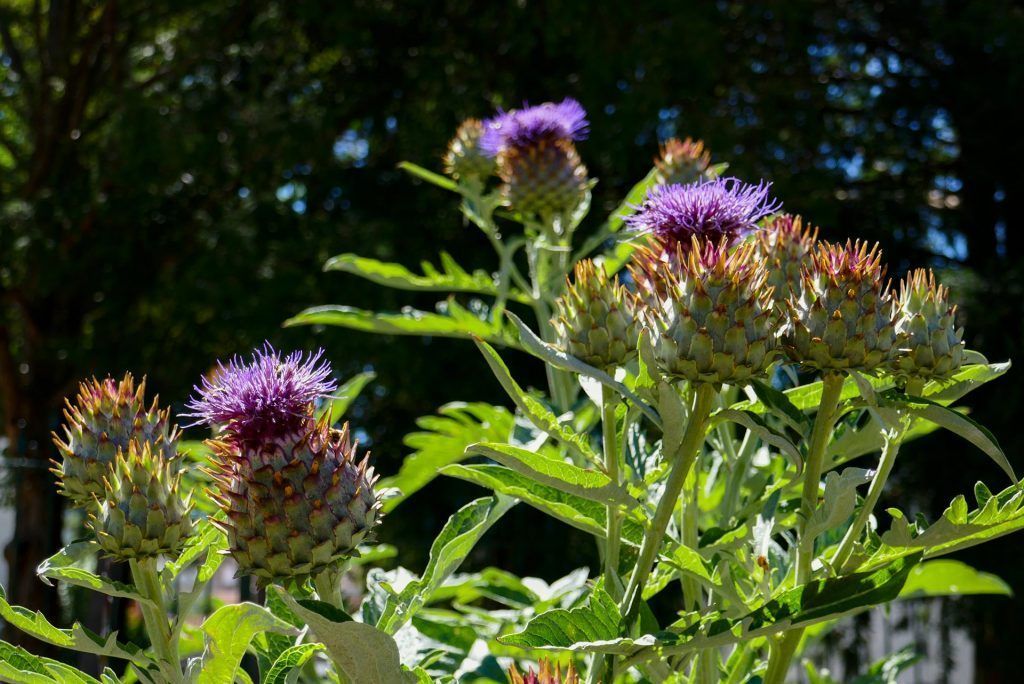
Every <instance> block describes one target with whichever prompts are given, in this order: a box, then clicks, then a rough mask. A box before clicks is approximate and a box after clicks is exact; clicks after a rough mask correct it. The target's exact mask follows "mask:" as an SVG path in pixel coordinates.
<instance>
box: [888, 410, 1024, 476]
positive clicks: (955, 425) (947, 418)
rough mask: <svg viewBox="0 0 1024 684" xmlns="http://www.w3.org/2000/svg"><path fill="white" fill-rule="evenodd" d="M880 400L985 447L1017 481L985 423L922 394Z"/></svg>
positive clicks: (990, 455)
mask: <svg viewBox="0 0 1024 684" xmlns="http://www.w3.org/2000/svg"><path fill="white" fill-rule="evenodd" d="M880 403H881V404H883V405H885V406H890V407H893V408H898V409H902V410H905V411H909V412H910V413H911V414H913V415H915V416H918V417H919V418H924V419H925V420H928V421H931V422H932V423H935V424H936V425H939V426H941V427H942V428H944V429H946V430H949V431H950V432H953V433H955V434H957V435H959V436H961V437H963V438H964V439H966V440H967V441H968V442H970V443H971V444H973V445H974V446H976V447H978V448H979V449H981V451H982V452H984V453H985V455H987V456H988V457H989V458H991V459H992V460H993V461H995V463H996V465H998V466H999V467H1000V468H1002V470H1003V472H1004V473H1006V474H1007V475H1008V476H1009V478H1010V480H1011V481H1012V482H1014V483H1016V482H1017V476H1016V474H1014V472H1013V466H1011V465H1010V462H1009V461H1008V460H1007V458H1006V454H1004V453H1003V450H1002V448H1000V446H999V443H998V442H997V441H996V438H995V436H994V435H993V434H992V433H991V432H989V431H988V429H987V428H985V427H984V426H983V425H981V424H979V423H977V422H975V421H974V420H973V419H972V418H971V417H970V416H968V415H965V414H963V413H959V412H957V411H954V410H953V409H951V408H948V407H946V406H943V405H941V404H938V403H935V402H933V401H931V400H928V399H922V398H918V397H905V396H903V395H888V396H886V397H884V398H882V397H880Z"/></svg>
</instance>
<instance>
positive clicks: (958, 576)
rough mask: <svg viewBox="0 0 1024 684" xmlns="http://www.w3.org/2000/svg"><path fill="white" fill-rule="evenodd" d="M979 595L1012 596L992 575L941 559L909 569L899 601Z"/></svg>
mask: <svg viewBox="0 0 1024 684" xmlns="http://www.w3.org/2000/svg"><path fill="white" fill-rule="evenodd" d="M980 594H996V595H1000V596H1013V590H1012V589H1011V588H1010V585H1008V584H1007V583H1006V582H1004V581H1003V580H1002V579H1000V578H999V577H997V576H996V575H993V574H991V573H988V572H981V571H980V570H975V569H974V568H972V567H971V566H969V565H967V564H966V563H961V562H960V561H955V560H945V559H944V560H932V561H925V562H924V563H921V564H920V565H918V566H917V567H915V568H914V569H913V570H911V572H910V577H908V578H907V583H906V584H905V585H903V590H902V591H900V598H903V599H907V598H921V597H926V596H973V595H980Z"/></svg>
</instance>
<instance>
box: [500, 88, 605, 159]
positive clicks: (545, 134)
mask: <svg viewBox="0 0 1024 684" xmlns="http://www.w3.org/2000/svg"><path fill="white" fill-rule="evenodd" d="M484 128H485V130H484V134H483V136H482V137H481V138H480V149H481V150H483V152H484V154H487V155H489V156H491V157H496V156H497V155H498V153H499V152H501V151H502V150H506V149H509V148H513V149H523V148H528V147H531V146H533V145H536V144H537V143H539V142H541V141H542V140H583V139H585V138H586V137H587V133H588V132H589V130H590V123H589V122H588V121H587V112H586V111H584V109H583V106H582V105H580V103H579V102H577V101H576V100H573V99H571V98H566V99H564V100H562V101H561V102H559V103H557V104H556V103H554V102H545V103H544V104H541V105H537V106H536V107H530V106H528V105H524V107H523V109H513V110H511V111H508V112H502V111H499V112H498V115H497V116H495V117H494V118H491V119H488V120H487V121H485V122H484Z"/></svg>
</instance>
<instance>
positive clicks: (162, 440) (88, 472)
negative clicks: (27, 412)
mask: <svg viewBox="0 0 1024 684" xmlns="http://www.w3.org/2000/svg"><path fill="white" fill-rule="evenodd" d="M145 394H146V381H145V379H143V380H142V382H140V383H139V385H138V387H136V386H135V381H134V379H133V378H132V376H131V374H126V375H125V376H124V378H123V379H122V380H121V381H120V382H118V381H116V380H114V379H113V378H106V379H104V380H97V379H96V378H93V379H92V380H89V381H86V382H82V383H81V384H80V385H79V386H78V396H77V397H75V403H73V404H72V403H71V401H70V400H69V401H67V408H66V409H65V410H64V417H65V419H66V421H67V422H66V423H65V425H64V437H63V438H61V437H60V436H59V435H58V434H57V433H54V434H53V442H54V444H55V445H56V447H57V451H58V452H59V453H60V455H61V457H62V458H61V462H59V463H58V462H56V461H55V462H54V469H53V473H54V474H55V475H57V477H58V479H59V480H60V488H61V493H62V494H64V495H65V496H67V497H68V498H69V499H71V500H72V501H73V502H74V503H75V505H77V506H83V507H87V508H88V507H91V506H92V505H93V503H94V502H95V497H97V496H100V495H102V494H103V491H104V488H103V483H104V480H105V479H106V478H108V477H109V476H110V475H111V472H112V470H113V467H114V463H115V461H116V459H117V454H118V452H119V451H122V450H125V449H127V448H128V445H129V444H130V443H131V442H133V441H136V442H139V443H140V444H149V445H151V447H152V448H153V450H154V451H159V452H163V453H164V455H165V458H168V459H169V458H171V457H173V455H174V453H175V442H176V440H177V439H178V434H179V433H178V430H177V428H173V429H172V428H171V426H170V410H169V409H164V410H160V409H159V408H158V407H157V398H156V397H154V398H153V403H152V404H150V406H149V408H146V403H145Z"/></svg>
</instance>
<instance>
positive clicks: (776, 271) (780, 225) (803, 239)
mask: <svg viewBox="0 0 1024 684" xmlns="http://www.w3.org/2000/svg"><path fill="white" fill-rule="evenodd" d="M755 235H756V238H757V239H756V242H755V252H754V256H755V258H757V259H761V260H763V261H764V267H765V270H766V271H767V272H768V284H769V285H771V286H772V287H773V288H774V289H775V299H776V300H777V301H778V302H780V303H781V304H782V305H783V307H784V305H785V301H786V299H788V298H789V297H790V296H791V295H793V294H799V292H800V287H801V283H802V278H803V268H804V263H805V261H806V259H807V255H808V254H810V253H811V252H812V251H813V249H814V245H815V243H816V242H817V240H818V229H817V228H815V227H812V226H810V225H807V226H805V225H804V222H803V220H802V219H801V218H800V217H799V216H793V215H792V214H781V215H779V216H776V217H773V218H772V219H771V220H769V221H768V222H767V223H766V224H765V226H764V228H762V229H761V230H759V231H757V233H755Z"/></svg>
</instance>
